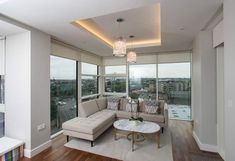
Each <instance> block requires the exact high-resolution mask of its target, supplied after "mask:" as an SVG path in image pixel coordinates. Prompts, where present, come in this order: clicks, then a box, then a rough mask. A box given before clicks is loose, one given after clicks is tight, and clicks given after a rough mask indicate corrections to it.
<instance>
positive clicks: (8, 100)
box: [5, 32, 31, 149]
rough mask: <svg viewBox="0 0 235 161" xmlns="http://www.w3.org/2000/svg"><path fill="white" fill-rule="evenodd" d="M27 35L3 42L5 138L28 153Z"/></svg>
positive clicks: (16, 35)
mask: <svg viewBox="0 0 235 161" xmlns="http://www.w3.org/2000/svg"><path fill="white" fill-rule="evenodd" d="M30 40H31V39H30V32H24V33H20V34H15V35H11V36H8V37H7V39H6V77H5V105H6V109H5V135H6V136H8V137H12V138H16V139H20V140H23V141H24V142H25V143H26V144H25V148H26V149H31V117H30V113H31V100H30V97H31V96H30V95H31V88H30V85H31V82H30V54H31V47H30V44H31V42H30Z"/></svg>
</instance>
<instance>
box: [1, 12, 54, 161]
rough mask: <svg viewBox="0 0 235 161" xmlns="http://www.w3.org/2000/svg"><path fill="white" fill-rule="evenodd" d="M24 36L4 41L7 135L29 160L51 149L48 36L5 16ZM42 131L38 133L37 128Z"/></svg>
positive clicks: (19, 35)
mask: <svg viewBox="0 0 235 161" xmlns="http://www.w3.org/2000/svg"><path fill="white" fill-rule="evenodd" d="M0 19H1V20H3V21H5V22H8V23H10V24H12V25H15V26H18V27H20V28H22V29H23V30H24V31H28V32H24V33H17V34H14V35H8V36H7V39H6V106H5V107H6V127H5V128H6V135H7V136H9V137H12V138H17V139H20V140H23V141H24V142H25V156H26V157H32V156H34V155H36V154H37V153H39V152H41V151H42V150H44V149H46V148H47V147H49V146H50V145H51V140H50V52H51V39H50V36H49V35H47V34H45V33H43V32H41V31H38V30H37V29H34V28H32V27H29V26H27V25H24V24H22V23H19V22H16V21H14V20H12V19H9V18H7V17H4V16H0ZM43 123H45V129H43V130H40V131H38V129H37V128H38V125H40V124H43Z"/></svg>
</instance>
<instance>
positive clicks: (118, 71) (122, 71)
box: [105, 65, 126, 74]
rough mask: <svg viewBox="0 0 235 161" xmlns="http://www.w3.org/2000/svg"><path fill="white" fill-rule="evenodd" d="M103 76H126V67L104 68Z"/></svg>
mask: <svg viewBox="0 0 235 161" xmlns="http://www.w3.org/2000/svg"><path fill="white" fill-rule="evenodd" d="M105 74H126V65H120V66H106V67H105Z"/></svg>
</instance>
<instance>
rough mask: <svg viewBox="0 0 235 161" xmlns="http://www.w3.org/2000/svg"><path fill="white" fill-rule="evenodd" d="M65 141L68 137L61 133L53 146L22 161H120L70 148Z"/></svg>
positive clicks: (53, 142)
mask: <svg viewBox="0 0 235 161" xmlns="http://www.w3.org/2000/svg"><path fill="white" fill-rule="evenodd" d="M65 143H66V137H65V136H64V135H60V136H58V137H57V138H55V139H53V140H52V147H51V148H48V149H46V150H44V151H43V152H41V153H40V154H38V155H36V156H35V157H33V158H31V159H28V158H23V159H21V160H20V161H119V160H117V159H112V158H108V157H104V156H101V155H96V154H91V153H87V152H83V151H79V150H75V149H70V148H67V147H65V146H64V144H65Z"/></svg>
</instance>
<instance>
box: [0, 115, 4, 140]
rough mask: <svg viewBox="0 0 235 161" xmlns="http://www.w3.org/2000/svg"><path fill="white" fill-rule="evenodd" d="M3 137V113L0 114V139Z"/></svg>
mask: <svg viewBox="0 0 235 161" xmlns="http://www.w3.org/2000/svg"><path fill="white" fill-rule="evenodd" d="M3 136H4V113H1V112H0V138H1V137H3Z"/></svg>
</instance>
